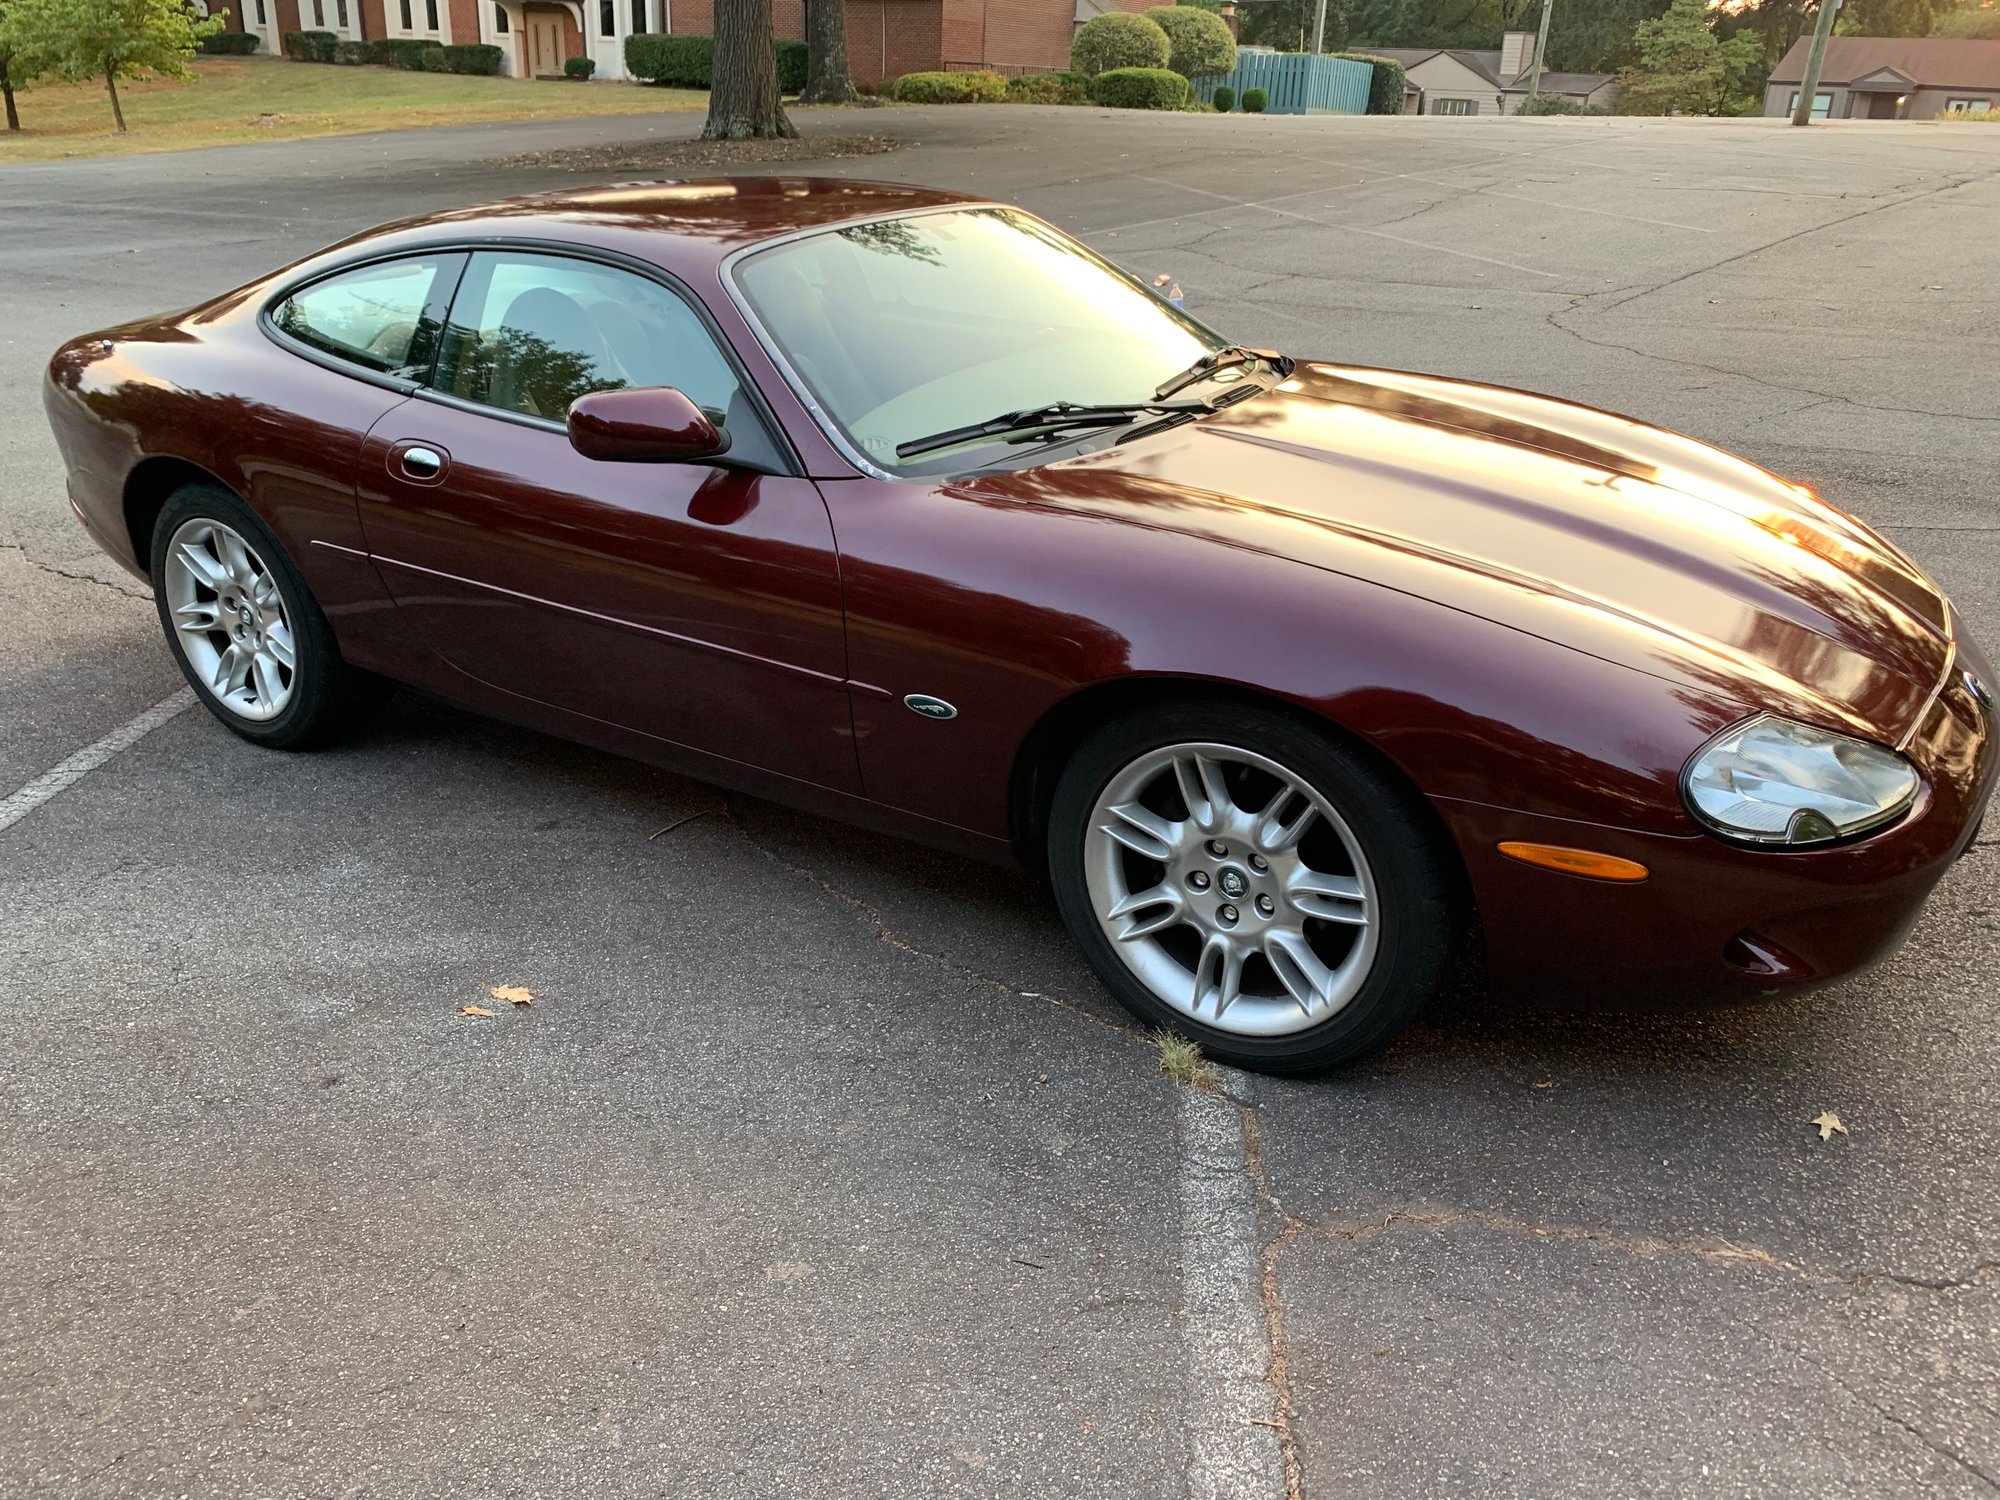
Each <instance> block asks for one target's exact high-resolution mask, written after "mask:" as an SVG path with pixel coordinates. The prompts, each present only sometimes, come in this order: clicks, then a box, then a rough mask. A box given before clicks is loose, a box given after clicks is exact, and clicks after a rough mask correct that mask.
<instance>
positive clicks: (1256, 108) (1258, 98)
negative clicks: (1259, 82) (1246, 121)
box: [1243, 89, 1271, 115]
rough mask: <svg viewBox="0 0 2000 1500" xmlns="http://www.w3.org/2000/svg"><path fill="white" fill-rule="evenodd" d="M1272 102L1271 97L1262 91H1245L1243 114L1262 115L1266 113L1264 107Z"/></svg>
mask: <svg viewBox="0 0 2000 1500" xmlns="http://www.w3.org/2000/svg"><path fill="white" fill-rule="evenodd" d="M1270 102H1271V96H1270V95H1269V94H1267V93H1265V92H1264V90H1262V89H1245V90H1244V91H1243V113H1244V114H1246V115H1261V114H1262V113H1264V106H1265V105H1267V104H1269V103H1270Z"/></svg>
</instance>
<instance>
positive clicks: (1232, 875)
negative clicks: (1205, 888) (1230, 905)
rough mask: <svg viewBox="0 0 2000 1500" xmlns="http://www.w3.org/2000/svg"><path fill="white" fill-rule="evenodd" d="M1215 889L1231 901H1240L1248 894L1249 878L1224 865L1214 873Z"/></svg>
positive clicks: (1234, 868)
mask: <svg viewBox="0 0 2000 1500" xmlns="http://www.w3.org/2000/svg"><path fill="white" fill-rule="evenodd" d="M1215 888H1216V889H1217V890H1218V891H1220V892H1222V894H1223V895H1224V896H1227V897H1228V898H1229V899H1230V900H1231V901H1241V900H1242V899H1243V898H1244V897H1245V896H1247V895H1249V894H1250V877H1249V876H1248V875H1245V874H1244V873H1243V872H1242V871H1241V870H1239V869H1237V868H1236V866H1234V865H1224V866H1223V867H1222V868H1221V869H1220V870H1218V871H1217V872H1216V876H1215Z"/></svg>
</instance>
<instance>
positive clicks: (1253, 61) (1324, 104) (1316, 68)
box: [1195, 52, 1375, 115]
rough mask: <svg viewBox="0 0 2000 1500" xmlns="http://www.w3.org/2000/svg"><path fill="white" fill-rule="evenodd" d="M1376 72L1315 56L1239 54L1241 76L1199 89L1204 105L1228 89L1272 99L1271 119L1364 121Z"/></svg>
mask: <svg viewBox="0 0 2000 1500" xmlns="http://www.w3.org/2000/svg"><path fill="white" fill-rule="evenodd" d="M1374 72H1375V70H1374V69H1373V68H1371V67H1369V66H1368V64H1367V63H1358V62H1350V61H1349V60H1348V59H1347V58H1344V57H1316V56H1314V55H1313V54H1312V53H1310V52H1238V53H1237V54H1236V71H1235V72H1233V73H1231V74H1230V75H1229V76H1228V77H1227V78H1204V79H1203V80H1202V81H1201V82H1200V83H1198V84H1197V85H1196V86H1195V96H1196V97H1197V98H1199V99H1200V100H1201V102H1202V103H1204V104H1208V103H1210V102H1212V101H1213V100H1214V97H1215V91H1216V89H1217V88H1218V87H1220V86H1222V85H1224V84H1227V85H1228V86H1229V87H1230V88H1233V89H1235V90H1236V98H1237V100H1238V101H1239V104H1240V101H1241V100H1242V98H1243V91H1244V90H1245V89H1262V90H1263V91H1264V92H1265V93H1266V94H1268V95H1270V100H1271V102H1270V103H1269V104H1268V105H1266V106H1265V113H1266V114H1273V115H1365V114H1367V113H1368V84H1369V81H1370V79H1371V77H1372V76H1373V74H1374Z"/></svg>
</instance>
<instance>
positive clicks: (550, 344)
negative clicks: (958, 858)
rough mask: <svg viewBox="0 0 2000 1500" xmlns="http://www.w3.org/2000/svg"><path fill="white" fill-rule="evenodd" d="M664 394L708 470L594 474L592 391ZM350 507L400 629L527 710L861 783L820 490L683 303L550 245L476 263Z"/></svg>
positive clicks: (597, 464) (657, 284) (372, 454)
mask: <svg viewBox="0 0 2000 1500" xmlns="http://www.w3.org/2000/svg"><path fill="white" fill-rule="evenodd" d="M642 386H673V387H675V388H677V389H679V390H681V391H682V392H683V393H684V394H686V395H687V396H689V397H690V398H691V399H693V400H694V401H695V403H696V404H697V405H699V406H701V407H703V408H704V409H705V410H706V411H707V412H708V414H709V415H710V417H711V419H713V420H714V421H716V423H717V424H718V426H719V427H720V428H721V429H722V430H723V432H725V433H726V434H727V435H728V436H729V438H730V447H729V450H728V452H727V454H726V455H724V456H723V457H722V458H721V459H720V460H719V461H714V462H702V463H616V462H606V461H603V460H596V459H589V458H585V457H584V456H583V455H582V454H580V453H578V452H577V451H576V450H575V449H574V448H573V447H571V445H570V442H569V439H568V436H567V433H566V431H565V428H564V426H563V418H564V415H565V413H566V412H567V410H568V408H569V404H570V403H571V402H572V401H574V400H575V399H576V398H577V397H578V396H581V395H583V394H586V393H587V392H591V391H599V390H614V389H620V388H632V387H642ZM360 467H361V475H362V478H361V484H360V505H361V517H362V526H363V528H364V530H365V531H366V533H367V537H368V547H369V551H370V553H371V555H372V556H373V557H374V558H375V560H376V564H377V566H378V567H379V568H380V569H381V572H382V575H383V578H384V581H385V583H386V584H387V586H388V588H389V590H390V592H391V593H392V594H393V596H394V598H395V601H396V608H397V611H398V614H399V615H400V617H401V618H403V619H404V621H405V622H406V625H407V628H408V629H409V630H411V631H412V632H413V633H415V634H416V635H417V636H418V637H419V638H420V639H421V640H422V641H423V642H425V643H426V644H427V645H428V647H429V649H430V650H432V651H433V652H435V653H436V654H437V655H438V656H439V657H441V658H442V659H443V660H444V661H445V662H447V663H449V664H450V666H451V667H453V668H455V669H456V670H457V671H458V672H461V673H463V674H465V675H466V676H467V677H470V678H473V679H476V680H477V681H479V682H481V683H484V684H487V685H489V686H491V687H497V688H499V689H502V690H504V691H505V692H507V693H511V694H515V695H517V696H519V697H521V698H524V699H528V700H531V701H533V702H535V703H539V704H546V705H549V706H552V707H555V708H558V709H561V710H564V711H566V712H568V713H572V714H578V715H583V716H585V717H587V718H589V719H592V720H596V721H600V722H603V723H609V724H613V725H617V726H619V727H621V728H624V729H630V730H636V731H638V732H640V733H642V734H646V735H650V736H653V737H655V738H657V739H661V740H665V741H669V742H672V743H675V744H679V745H685V746H688V747H691V748H693V749H695V750H698V751H701V752H704V753H706V754H710V755H717V756H723V757H726V758H728V759H730V760H734V761H739V762H742V763H744V764H746V765H750V766H755V767H758V768H760V769H763V770H765V771H771V772H776V773H778V774H780V775H783V776H788V777H792V778H795V779H797V780H801V781H806V782H810V783H813V784H815V785H820V786H828V787H833V788H836V789H838V790H842V791H857V790H858V789H859V776H858V773H857V771H856V766H855V758H854V750H853V737H852V721H851V718H850V715H849V711H848V703H847V693H846V687H845V677H846V647H845V639H844V633H843V626H842V618H841V601H840V574H839V565H838V559H837V555H836V553H835V550H834V540H833V530H832V525H831V522H830V521H829V519H828V516H827V511H826V506H825V503H824V502H823V501H822V500H821V498H820V495H819V491H818V490H817V488H816V487H815V486H814V485H813V484H812V483H811V481H809V480H807V479H803V478H800V477H797V476H796V475H795V474H793V473H791V472H788V470H789V468H790V460H789V456H788V453H787V450H785V449H784V448H783V447H781V445H780V442H779V440H778V438H777V437H776V435H775V428H774V426H773V425H772V424H771V422H770V420H769V418H768V417H767V416H766V414H765V412H764V410H763V407H762V403H761V402H760V401H759V400H758V399H757V398H756V397H755V395H754V393H753V391H752V390H751V389H750V387H749V386H748V384H747V382H746V379H745V377H744V376H743V375H742V374H741V373H740V372H739V370H738V368H737V366H736V364H735V362H734V360H733V359H732V358H730V357H729V355H728V354H727V352H726V351H725V349H724V348H723V346H722V345H721V342H720V340H719V338H718V336H717V334H716V333H715V331H714V329H713V327H712V325H711V324H710V323H709V321H708V319H707V318H706V316H705V315H704V314H703V313H702V312H701V311H700V310H699V309H698V308H697V307H696V306H695V305H694V303H693V301H692V299H690V298H688V297H685V296H683V295H682V294H681V293H680V292H678V291H677V290H676V289H674V288H671V287H669V286H667V285H665V284H664V283H663V282H662V281H661V280H658V279H655V278H654V277H653V276H651V275H648V274H642V273H640V272H638V271H636V270H633V269H628V268H626V267H625V266H622V265H612V264H607V263H602V262H599V261H596V260H592V259H588V258H584V257H581V256H578V255H574V254H568V253H558V252H555V251H554V250H547V251H544V250H514V249H495V250H489V251H480V252H477V253H475V254H473V255H472V256H471V257H470V259H469V262H468V264H467V266H466V269H465V273H464V275H463V277H462V278H461V280H460V282H459V286H458V292H457V295H456V297H455V298H454V300H453V303H452V307H451V311H450V314H449V317H448V319H447V321H446V325H445V328H444V331H443V334H442V336H441V339H440V345H439V356H438V361H437V365H436V368H435V371H434V372H433V375H432V377H431V380H430V384H429V386H428V388H427V389H425V390H423V391H420V392H418V393H417V394H416V395H415V396H414V397H413V398H412V399H411V400H409V401H408V402H407V403H405V404H404V405H402V406H400V407H398V408H396V409H395V410H394V411H392V412H390V413H388V414H387V415H386V416H385V417H384V418H383V419H382V420H381V421H379V422H377V423H376V425H375V427H374V429H373V430H372V431H371V432H370V434H369V437H368V441H367V445H366V448H365V450H364V452H363V454H362V459H361V466H360Z"/></svg>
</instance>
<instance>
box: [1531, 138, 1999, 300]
mask: <svg viewBox="0 0 2000 1500" xmlns="http://www.w3.org/2000/svg"><path fill="white" fill-rule="evenodd" d="M1995 176H2000V167H1994V168H1992V169H1990V170H1988V171H1985V172H1972V173H1967V174H1965V175H1963V176H1956V177H1953V178H1952V179H1951V180H1950V181H1947V182H1942V183H1940V184H1938V185H1937V186H1936V187H1933V188H1925V189H1924V190H1923V191H1922V192H1919V193H1908V194H1906V195H1905V196H1903V197H1900V198H1892V199H1890V200H1889V201H1888V202H1886V203H1871V204H1870V205H1869V206H1868V207H1866V208H1863V209H1858V210H1857V211H1855V212H1854V213H1851V214H1842V215H1840V216H1839V217H1838V218H1833V219H1828V220H1826V221H1824V222H1823V223H1819V224H1808V225H1807V226H1806V227H1805V228H1803V229H1795V230H1793V231H1792V232H1791V233H1790V234H1781V235H1779V236H1778V237H1777V238H1776V239H1773V240H1766V241H1764V242H1763V243H1762V244H1761V245H1752V246H1750V248H1749V249H1747V250H1738V251H1736V252H1735V253H1734V254H1733V255H1725V256H1723V257H1721V258H1720V259H1719V260H1712V261H1710V262H1708V263H1707V264H1706V265H1701V266H1696V267H1695V268H1694V269H1693V270H1691V271H1683V272H1681V274H1680V275H1678V276H1669V277H1668V278H1667V279H1666V280H1664V281H1659V282H1655V283H1654V284H1653V285H1651V286H1649V287H1645V288H1643V289H1642V290H1640V291H1636V292H1634V293H1633V294H1632V295H1631V296H1629V297H1626V298H1624V299H1623V300H1621V301H1619V302H1614V303H1612V304H1611V305H1612V306H1613V307H1623V306H1624V305H1625V304H1626V303H1628V302H1637V301H1638V300H1639V299H1640V298H1642V297H1650V296H1652V295H1653V294H1654V293H1655V292H1663V291H1665V290H1666V289H1667V288H1668V287H1670V286H1678V285H1679V284H1680V283H1681V282H1683V281H1690V280H1692V279H1693V278H1694V277H1696V276H1706V275H1707V274H1708V273H1709V272H1710V271H1719V270H1721V269H1722V268H1723V267H1724V266H1727V265H1733V264H1735V263H1736V262H1737V261H1739V260H1748V259H1749V258H1750V257H1751V256H1753V255H1762V254H1763V253H1764V252H1765V251H1766V250H1775V249H1777V247H1778V246H1780V245H1788V244H1790V243H1791V242H1792V241H1793V240H1798V239H1804V238H1805V237H1806V236H1807V235H1812V234H1818V233H1820V232H1821V231H1822V230H1827V229H1837V228H1839V227H1840V226H1841V225H1843V224H1852V223H1853V222H1854V221H1855V220H1856V219H1865V218H1867V217H1869V216H1870V215H1871V214H1879V213H1887V212H1888V211H1889V210H1890V209H1892V208H1901V207H1903V206H1904V205H1906V204H1910V203H1918V202H1921V201H1922V200H1924V199H1925V198H1931V197H1935V196H1936V195H1937V194H1939V193H1948V192H1951V191H1952V190H1954V189H1956V188H1962V187H1969V186H1971V185H1972V184H1974V183H1979V182H1987V181H1990V180H1991V179H1992V178H1993V177H1995ZM1901 186H1903V185H1902V184H1897V188H1900V187H1901ZM1897 188H1891V189H1889V191H1892V192H1893V191H1896V190H1897ZM1565 331H1568V330H1565Z"/></svg>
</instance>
